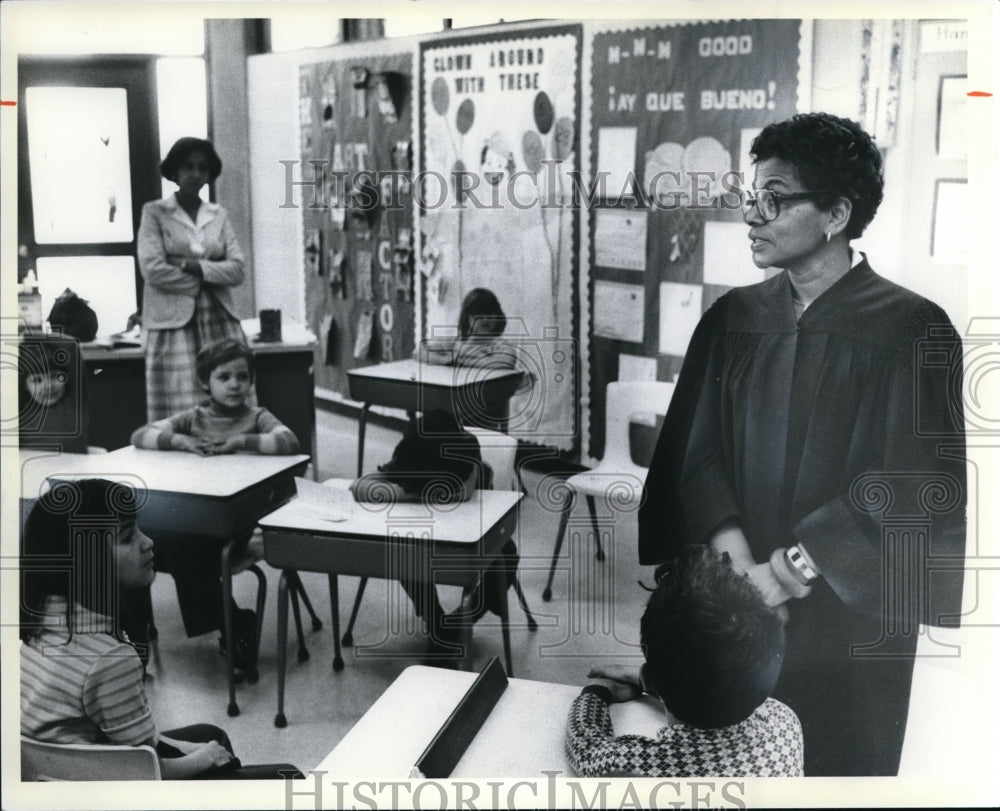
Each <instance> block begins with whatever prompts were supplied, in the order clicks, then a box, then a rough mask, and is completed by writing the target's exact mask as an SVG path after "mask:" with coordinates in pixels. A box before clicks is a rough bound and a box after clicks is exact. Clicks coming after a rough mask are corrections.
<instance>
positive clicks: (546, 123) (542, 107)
mask: <svg viewBox="0 0 1000 811" xmlns="http://www.w3.org/2000/svg"><path fill="white" fill-rule="evenodd" d="M554 118H555V110H553V109H552V102H551V101H549V94H548V93H546V92H545V91H544V90H542V91H541V92H540V93H539V94H538V95H537V96H535V126H536V127H538V131H539V132H540V133H541V134H542V135H548V133H549V130H550V129H552V121H553V119H554Z"/></svg>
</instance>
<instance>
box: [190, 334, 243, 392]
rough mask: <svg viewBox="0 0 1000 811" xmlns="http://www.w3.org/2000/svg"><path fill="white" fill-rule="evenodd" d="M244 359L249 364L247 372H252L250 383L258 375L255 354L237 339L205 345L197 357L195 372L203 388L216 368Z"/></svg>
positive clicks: (224, 339)
mask: <svg viewBox="0 0 1000 811" xmlns="http://www.w3.org/2000/svg"><path fill="white" fill-rule="evenodd" d="M237 358H243V360H245V361H246V362H247V371H248V372H250V382H251V383H252V382H253V381H254V378H255V377H256V374H257V366H256V363H255V362H254V356H253V352H252V351H251V349H250V347H249V346H247V345H246V344H245V343H244V342H243V341H240V340H238V339H237V338H223V339H222V340H220V341H215V342H213V343H210V344H205V346H203V347H202V348H201V349H199V350H198V354H197V355H195V359H194V365H195V371H196V372H197V373H198V379H199V380H200V381H201V384H202V385H203V386H207V385H208V379H209V378H210V377H211V376H212V372H213V371H214V370H215V369H216V367H219V366H221V365H222V364H223V363H229V361H231V360H236V359H237Z"/></svg>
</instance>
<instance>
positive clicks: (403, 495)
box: [350, 470, 476, 504]
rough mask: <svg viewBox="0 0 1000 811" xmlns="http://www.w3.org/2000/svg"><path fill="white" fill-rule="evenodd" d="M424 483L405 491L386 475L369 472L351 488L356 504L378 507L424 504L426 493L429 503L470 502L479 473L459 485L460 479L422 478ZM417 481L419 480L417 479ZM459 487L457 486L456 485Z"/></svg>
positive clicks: (473, 473) (470, 475) (474, 473)
mask: <svg viewBox="0 0 1000 811" xmlns="http://www.w3.org/2000/svg"><path fill="white" fill-rule="evenodd" d="M418 475H419V474H418ZM422 478H425V483H424V486H423V487H422V488H418V489H414V490H406V489H404V488H403V486H402V485H400V484H399V483H398V482H395V481H393V480H392V478H390V477H389V476H387V475H386V474H385V473H367V474H365V475H364V476H362V477H361V478H360V479H357V480H356V481H355V482H354V483H353V484H352V485H351V487H350V490H351V494H352V495H353V496H354V500H355V501H369V502H374V503H376V504H384V503H387V502H393V503H400V502H410V503H418V502H421V501H424V493H425V491H426V492H427V494H428V496H429V499H428V500H430V501H432V502H433V501H438V502H456V501H469V500H470V499H471V498H472V496H473V494H474V493H475V491H476V471H475V470H473V471H472V473H470V474H469V476H468V477H467V478H466V479H465V480H464V481H462V482H461V483H460V484H458V479H457V477H449V478H445V477H444V476H437V477H433V476H423V477H422ZM414 481H415V482H416V481H417V478H416V477H415V479H414ZM456 484H458V486H457V487H456V486H455V485H456Z"/></svg>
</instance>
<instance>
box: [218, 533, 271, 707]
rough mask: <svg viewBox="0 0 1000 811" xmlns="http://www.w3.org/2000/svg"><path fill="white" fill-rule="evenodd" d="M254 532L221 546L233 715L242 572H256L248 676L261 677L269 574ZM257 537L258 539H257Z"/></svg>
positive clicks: (223, 620) (223, 607)
mask: <svg viewBox="0 0 1000 811" xmlns="http://www.w3.org/2000/svg"><path fill="white" fill-rule="evenodd" d="M254 535H255V536H257V537H254V536H251V538H250V540H249V541H247V542H246V543H242V541H241V540H234V541H230V542H229V543H227V544H226V545H225V546H224V547H223V549H222V574H221V578H222V622H223V628H224V629H225V637H226V679H227V680H228V683H229V706H228V707H227V708H226V712H228V713H229V716H230V717H235V716H237V715H239V714H240V708H239V705H238V704H237V703H236V662H235V653H234V651H235V648H236V632H235V629H234V628H233V620H234V617H233V576H234V575H237V574H240V573H242V572H253V574H254V575H255V576H256V577H257V628H256V631H255V633H254V642H253V651H251V654H250V661H249V662H248V663H247V670H246V679H247V681H248V682H249V683H250V684H255V683H256V682H257V679H258V678H259V672H258V670H257V656H258V654H259V652H260V633H261V628H262V627H263V624H264V604H265V602H266V601H267V578H266V577H265V576H264V572H263V570H262V569H261V568H260V566H258V565H257V564H258V563H260V561H262V560H263V559H264V550H263V547H262V545H261V543H260V539H259V535H260V530H255V532H254ZM255 541H256V542H255Z"/></svg>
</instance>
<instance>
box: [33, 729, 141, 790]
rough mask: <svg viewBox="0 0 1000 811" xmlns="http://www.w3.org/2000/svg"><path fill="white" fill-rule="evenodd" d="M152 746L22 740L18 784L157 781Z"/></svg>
mask: <svg viewBox="0 0 1000 811" xmlns="http://www.w3.org/2000/svg"><path fill="white" fill-rule="evenodd" d="M159 779H160V760H159V758H158V757H157V756H156V750H155V749H153V747H151V746H118V745H115V744H100V743H67V744H63V743H47V742H45V741H36V740H34V739H32V738H26V737H24V736H23V735H22V736H21V780H23V781H36V780H43V781H54V780H159Z"/></svg>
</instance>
